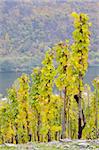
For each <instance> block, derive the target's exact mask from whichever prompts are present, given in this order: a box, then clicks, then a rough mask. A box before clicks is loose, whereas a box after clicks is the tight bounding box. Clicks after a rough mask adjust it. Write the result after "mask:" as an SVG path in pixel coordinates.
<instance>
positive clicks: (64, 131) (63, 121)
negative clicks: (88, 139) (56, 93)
mask: <svg viewBox="0 0 99 150" xmlns="http://www.w3.org/2000/svg"><path fill="white" fill-rule="evenodd" d="M61 138H62V139H64V138H66V88H65V90H64V99H63V108H62V136H61Z"/></svg>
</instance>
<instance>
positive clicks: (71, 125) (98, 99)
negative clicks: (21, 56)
mask: <svg viewBox="0 0 99 150" xmlns="http://www.w3.org/2000/svg"><path fill="white" fill-rule="evenodd" d="M72 17H73V18H74V31H73V33H72V39H70V40H65V41H61V42H59V43H58V44H55V45H54V46H53V47H52V48H50V49H48V51H47V52H46V55H45V57H44V59H43V61H42V67H36V68H34V69H33V72H32V74H31V75H30V76H28V75H27V74H23V75H22V76H21V77H20V78H18V79H17V80H16V81H15V82H14V84H13V85H12V87H11V88H10V89H9V90H8V96H7V100H6V101H0V143H5V142H10V143H16V144H17V143H26V142H29V141H38V142H47V141H48V142H49V141H53V140H59V139H61V138H62V139H64V138H72V139H77V138H78V139H81V138H83V139H96V138H99V120H98V119H99V78H96V79H94V81H93V85H94V91H93V92H91V90H90V87H89V86H88V85H84V84H83V78H84V76H85V74H86V70H87V67H88V52H89V46H90V26H91V23H90V22H89V17H88V16H87V15H86V14H84V13H80V14H78V13H75V12H74V13H72Z"/></svg>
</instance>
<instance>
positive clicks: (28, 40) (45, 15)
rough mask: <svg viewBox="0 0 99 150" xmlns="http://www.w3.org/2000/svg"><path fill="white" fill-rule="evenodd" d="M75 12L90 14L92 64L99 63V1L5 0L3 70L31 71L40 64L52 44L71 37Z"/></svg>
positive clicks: (0, 21)
mask: <svg viewBox="0 0 99 150" xmlns="http://www.w3.org/2000/svg"><path fill="white" fill-rule="evenodd" d="M73 11H77V12H84V13H87V14H88V15H89V17H90V20H91V22H92V27H91V31H92V35H91V45H92V46H91V47H90V49H91V50H90V55H89V63H90V65H98V63H99V49H98V47H99V1H98V0H94V2H93V1H92V0H85V1H82V0H80V1H76V0H13V1H12V0H1V1H0V72H5V71H28V70H31V69H32V68H33V67H35V66H37V65H39V64H40V63H41V60H42V58H43V57H44V53H45V51H46V50H47V49H48V47H52V46H53V45H54V44H55V43H57V42H59V41H60V40H65V39H66V38H71V33H72V31H73V26H72V18H71V17H70V14H71V12H73Z"/></svg>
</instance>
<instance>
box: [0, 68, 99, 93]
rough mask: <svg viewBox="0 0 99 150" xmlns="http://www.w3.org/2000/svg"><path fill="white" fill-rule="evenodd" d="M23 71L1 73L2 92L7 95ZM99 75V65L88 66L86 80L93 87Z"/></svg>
mask: <svg viewBox="0 0 99 150" xmlns="http://www.w3.org/2000/svg"><path fill="white" fill-rule="evenodd" d="M21 74H22V73H14V72H6V73H0V93H2V94H3V95H6V93H7V92H6V91H7V89H8V88H10V87H11V85H12V84H13V82H14V81H15V80H16V79H17V78H18V77H19V76H21ZM98 75H99V66H90V67H89V68H88V71H87V74H86V77H85V79H84V82H85V83H87V84H89V85H90V86H91V87H92V81H93V79H94V78H95V77H96V76H98Z"/></svg>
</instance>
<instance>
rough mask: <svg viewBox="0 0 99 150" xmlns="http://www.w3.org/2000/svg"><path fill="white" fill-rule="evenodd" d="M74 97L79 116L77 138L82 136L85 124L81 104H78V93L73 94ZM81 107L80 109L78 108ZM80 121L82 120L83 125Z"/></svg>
mask: <svg viewBox="0 0 99 150" xmlns="http://www.w3.org/2000/svg"><path fill="white" fill-rule="evenodd" d="M74 98H75V100H76V102H77V104H78V107H80V108H79V117H78V139H81V138H82V131H83V129H84V127H85V125H86V119H85V116H84V113H83V110H82V108H81V105H80V104H79V96H78V95H74ZM80 109H81V110H80ZM82 121H83V125H82Z"/></svg>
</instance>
